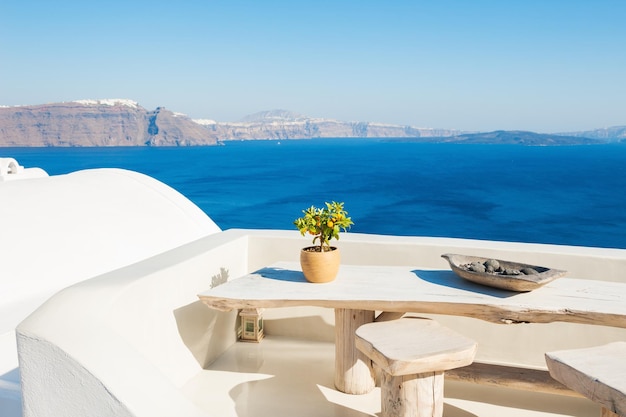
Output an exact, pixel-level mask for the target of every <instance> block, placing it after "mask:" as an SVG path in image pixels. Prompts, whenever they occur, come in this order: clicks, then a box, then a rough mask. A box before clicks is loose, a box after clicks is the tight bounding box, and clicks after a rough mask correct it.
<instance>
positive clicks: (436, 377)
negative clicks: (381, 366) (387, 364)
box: [380, 372, 444, 417]
mask: <svg viewBox="0 0 626 417" xmlns="http://www.w3.org/2000/svg"><path fill="white" fill-rule="evenodd" d="M381 374H382V377H381V382H380V390H381V404H380V406H381V407H380V408H381V416H382V417H415V416H417V417H441V416H442V415H443V390H444V374H443V372H429V373H424V374H419V375H400V376H393V375H389V374H388V373H386V372H381Z"/></svg>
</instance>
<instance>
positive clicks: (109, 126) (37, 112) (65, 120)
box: [0, 99, 460, 147]
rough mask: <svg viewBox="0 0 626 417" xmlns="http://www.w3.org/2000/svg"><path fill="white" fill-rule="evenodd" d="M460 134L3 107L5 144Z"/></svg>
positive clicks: (282, 117)
mask: <svg viewBox="0 0 626 417" xmlns="http://www.w3.org/2000/svg"><path fill="white" fill-rule="evenodd" d="M458 133H460V132H458V131H455V130H448V129H426V128H417V127H411V126H397V125H385V124H380V123H369V122H342V121H338V120H331V119H320V118H311V117H308V116H305V115H302V114H298V113H294V112H290V111H287V110H271V111H264V112H259V113H255V114H252V115H249V116H246V117H244V118H243V119H242V120H241V121H239V122H226V123H222V122H217V121H215V120H210V119H202V120H192V119H191V118H189V117H188V116H186V115H184V114H180V113H175V112H172V111H170V110H168V109H165V108H164V107H158V108H157V109H156V110H147V109H145V108H143V107H141V106H140V105H139V104H137V103H136V102H134V101H132V100H123V99H120V100H114V99H110V100H79V101H74V102H65V103H51V104H41V105H34V106H17V107H0V146H5V147H6V146H192V145H215V144H218V143H219V142H223V141H229V140H249V139H310V138H326V137H328V138H347V137H351V138H352V137H354V138H372V137H435V136H437V137H439V136H450V135H454V134H458Z"/></svg>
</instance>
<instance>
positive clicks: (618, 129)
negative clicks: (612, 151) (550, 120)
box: [563, 126, 626, 142]
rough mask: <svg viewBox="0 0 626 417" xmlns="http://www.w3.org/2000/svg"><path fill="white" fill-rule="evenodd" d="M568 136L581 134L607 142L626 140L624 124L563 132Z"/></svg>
mask: <svg viewBox="0 0 626 417" xmlns="http://www.w3.org/2000/svg"><path fill="white" fill-rule="evenodd" d="M563 135H569V136H583V137H586V138H591V139H600V140H605V141H609V142H621V141H624V140H626V126H613V127H606V128H603V129H595V130H587V131H584V132H571V133H563Z"/></svg>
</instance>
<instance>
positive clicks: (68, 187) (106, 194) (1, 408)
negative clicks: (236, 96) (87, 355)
mask: <svg viewBox="0 0 626 417" xmlns="http://www.w3.org/2000/svg"><path fill="white" fill-rule="evenodd" d="M5 162H7V160H6V159H5ZM5 165H6V169H5V171H7V173H8V174H7V175H5V178H9V177H11V176H12V177H15V180H12V181H0V415H3V416H4V415H9V414H8V411H7V410H8V408H15V407H18V406H19V384H18V378H19V375H18V373H17V371H16V369H15V368H17V353H16V347H15V335H14V329H15V327H16V326H17V324H18V323H19V322H20V321H21V320H23V319H24V318H25V317H26V316H28V315H29V314H30V313H31V312H32V311H33V310H35V309H36V308H37V307H38V306H39V305H41V303H43V302H44V301H45V300H46V299H48V298H49V297H50V296H52V295H53V294H55V293H56V292H57V291H59V290H61V289H62V288H65V287H67V286H68V285H72V284H74V283H76V282H79V281H82V280H85V279H88V278H91V277H94V276H97V275H100V274H103V273H106V272H108V271H112V270H115V269H117V268H121V267H124V266H127V265H130V264H133V263H135V262H138V261H141V260H143V259H146V258H149V257H151V256H154V255H157V254H159V253H162V252H165V251H167V250H169V249H172V248H175V247H178V246H181V245H183V244H185V243H188V242H191V241H194V240H196V239H199V238H201V237H204V236H207V235H210V234H213V233H216V232H219V231H220V228H219V227H218V226H217V225H216V224H215V223H214V222H213V221H212V220H211V219H210V218H209V217H208V216H207V215H206V214H205V213H204V212H202V211H201V210H200V209H199V208H198V207H197V206H196V205H194V204H193V203H192V202H191V201H189V200H188V199H187V198H186V197H184V196H183V195H182V194H180V193H179V192H177V191H176V190H174V189H172V188H171V187H169V186H167V185H165V184H163V183H162V182H159V181H157V180H155V179H153V178H151V177H148V176H146V175H143V174H140V173H137V172H132V171H128V170H122V169H90V170H84V171H78V172H73V173H70V174H67V175H58V176H50V177H48V176H46V175H43V174H45V172H43V171H41V170H39V171H41V172H42V173H43V174H42V175H34V176H23V175H21V174H23V173H24V172H27V171H28V172H30V171H32V170H33V169H34V170H38V169H36V168H32V169H27V170H22V172H21V173H14V174H12V173H9V165H8V162H7V164H5ZM11 167H13V165H11ZM12 170H15V169H13V168H12ZM39 171H38V172H39ZM17 177H20V178H17ZM16 404H18V405H16ZM5 411H6V414H5ZM10 415H16V414H15V413H12V414H10Z"/></svg>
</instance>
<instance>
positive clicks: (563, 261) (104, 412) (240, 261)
mask: <svg viewBox="0 0 626 417" xmlns="http://www.w3.org/2000/svg"><path fill="white" fill-rule="evenodd" d="M307 243H308V239H305V238H302V237H300V236H299V234H298V233H297V232H296V231H274V230H228V231H225V232H222V233H219V234H215V235H211V236H207V237H205V238H202V239H200V240H198V241H195V242H192V243H190V244H187V245H184V246H181V247H179V248H176V249H174V250H171V251H169V252H166V253H164V254H161V255H157V256H155V257H152V258H150V259H147V260H145V261H142V262H139V263H137V264H134V265H131V266H128V267H125V268H122V269H119V270H116V271H113V272H110V273H107V274H105V275H102V276H100V277H98V278H95V279H92V280H89V281H86V282H83V283H80V284H77V285H75V286H73V287H70V288H68V289H66V290H64V291H62V292H61V293H59V294H58V295H56V296H55V297H53V298H51V299H50V300H49V301H48V302H47V303H46V304H44V305H43V306H42V307H41V308H40V309H38V310H37V311H36V312H35V313H34V314H33V315H31V316H30V317H29V318H28V319H27V320H25V321H24V322H22V324H21V325H20V326H19V327H18V329H17V331H18V340H19V353H20V366H21V370H22V383H23V392H24V394H23V395H24V400H25V407H24V412H25V417H34V416H37V417H41V416H59V415H63V416H66V417H74V416H84V415H90V416H113V415H115V416H131V415H132V416H141V417H143V416H146V417H147V416H150V417H154V416H157V417H158V416H171V415H185V416H202V415H204V414H203V412H201V411H199V410H198V409H197V408H196V407H195V406H194V404H193V403H192V402H191V401H190V400H189V399H187V398H186V397H184V396H183V395H182V394H181V391H180V387H181V386H183V385H184V383H185V382H186V381H188V380H189V379H190V378H192V377H193V375H194V374H195V373H197V372H200V371H201V369H202V368H203V367H205V366H206V365H207V364H209V363H211V362H212V361H213V360H214V359H215V358H216V357H218V356H219V355H220V354H221V353H222V352H223V351H224V350H225V349H227V348H228V347H229V346H230V345H231V344H232V343H234V342H235V340H236V327H237V324H236V322H237V317H236V312H230V313H220V312H213V311H210V310H209V309H208V308H206V307H205V306H203V305H202V304H200V303H199V301H198V299H197V294H198V293H200V292H202V291H204V290H206V289H207V288H210V287H211V286H212V285H215V284H217V283H219V282H221V281H223V280H225V279H236V278H237V277H239V276H241V275H243V274H245V273H248V272H251V271H253V270H256V269H258V268H260V267H262V266H266V265H269V264H272V263H273V262H276V261H279V260H280V261H294V262H295V261H297V259H298V256H299V248H300V247H302V246H306V244H307ZM339 246H340V247H341V250H342V253H343V262H344V263H346V264H389V265H411V266H419V267H423V268H440V269H444V268H445V269H447V268H448V265H447V263H446V262H445V261H444V260H443V259H441V258H440V255H441V254H442V253H446V252H456V253H465V254H477V255H485V256H493V257H498V258H502V259H512V260H518V261H522V262H529V263H537V264H541V265H546V266H550V267H555V268H561V269H566V270H568V271H571V273H570V276H572V277H578V278H583V277H585V278H600V279H615V280H619V279H620V274H619V271H620V269H623V267H624V266H625V263H626V251H618V250H604V249H590V248H572V247H558V246H550V245H528V244H516V243H499V242H485V241H471V240H460V239H433V238H418V237H416V238H405V237H393V236H373V235H360V234H346V235H344V236H342V238H341V240H340V242H339ZM589 265H592V266H593V267H592V268H591V270H592V271H593V272H594V273H593V274H589V273H588V272H589V270H590V268H589ZM265 318H266V320H265V331H266V333H267V334H268V335H290V336H297V337H304V338H312V339H325V340H332V339H333V324H334V323H333V313H332V311H331V310H330V309H322V308H310V307H302V308H281V309H268V310H266V311H265ZM437 318H438V319H440V320H441V321H443V322H444V323H445V324H447V325H449V326H451V327H453V328H455V329H456V330H457V331H459V332H461V333H464V334H466V335H468V336H470V337H473V338H475V339H477V340H478V342H479V353H478V357H479V359H481V360H488V361H492V362H503V363H520V364H525V365H529V366H537V367H544V362H543V353H544V352H545V351H548V350H554V349H555V348H562V347H568V348H569V347H576V346H588V345H595V344H600V343H604V342H605V341H610V340H626V331H624V330H623V329H611V328H604V327H601V326H583V325H570V324H547V325H509V326H507V325H498V324H491V323H484V322H482V321H479V320H475V319H470V318H463V317H446V316H438V317H437Z"/></svg>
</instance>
